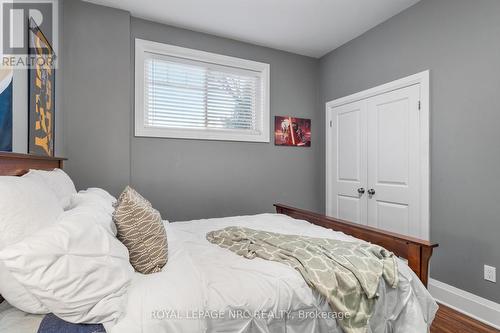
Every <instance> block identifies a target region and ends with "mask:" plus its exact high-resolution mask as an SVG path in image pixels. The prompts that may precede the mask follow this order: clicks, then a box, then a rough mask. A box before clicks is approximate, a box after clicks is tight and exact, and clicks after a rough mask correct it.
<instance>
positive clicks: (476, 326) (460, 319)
mask: <svg viewBox="0 0 500 333" xmlns="http://www.w3.org/2000/svg"><path fill="white" fill-rule="evenodd" d="M499 332H500V330H497V329H494V328H492V327H489V326H486V325H485V324H483V323H481V322H479V321H477V320H475V319H472V318H469V317H467V316H465V315H463V314H461V313H459V312H457V311H455V310H453V309H450V308H449V307H446V306H444V305H441V304H440V305H439V311H438V313H437V314H436V319H434V322H433V323H432V327H431V333H499Z"/></svg>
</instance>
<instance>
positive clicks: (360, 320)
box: [207, 227, 398, 333]
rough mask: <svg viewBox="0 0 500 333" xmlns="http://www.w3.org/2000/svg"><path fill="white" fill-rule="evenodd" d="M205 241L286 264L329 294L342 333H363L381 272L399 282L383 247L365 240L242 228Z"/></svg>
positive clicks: (226, 230) (213, 234)
mask: <svg viewBox="0 0 500 333" xmlns="http://www.w3.org/2000/svg"><path fill="white" fill-rule="evenodd" d="M207 240H208V241H209V242H211V243H214V244H217V245H219V246H221V247H223V248H226V249H229V250H231V251H233V252H234V253H236V254H238V255H240V256H243V257H245V258H248V259H253V258H255V257H259V258H262V259H266V260H271V261H277V262H280V263H283V264H286V265H288V266H290V267H292V268H294V269H296V270H297V271H299V272H300V274H301V275H302V277H303V278H304V280H305V281H306V282H307V284H308V285H309V286H310V287H311V288H313V289H315V290H317V291H318V292H319V293H320V294H321V295H323V296H325V297H326V298H327V299H328V302H329V304H330V307H331V308H332V311H334V312H337V313H342V314H344V316H338V322H339V325H340V326H341V327H342V329H343V330H344V331H345V332H346V333H365V332H366V331H367V327H368V319H370V317H371V315H372V314H373V310H374V305H375V301H376V298H377V296H378V295H377V289H378V285H379V280H380V277H381V276H383V278H384V279H385V280H386V281H387V283H388V284H389V285H390V286H391V287H392V288H396V286H397V284H398V272H397V264H396V259H395V257H394V255H393V253H391V252H389V251H387V250H385V249H384V248H382V247H380V246H377V245H373V244H370V243H365V242H361V241H360V242H347V241H339V240H334V239H325V238H312V237H305V236H295V235H283V234H278V233H272V232H266V231H259V230H253V229H248V228H243V227H227V228H224V229H221V230H217V231H212V232H209V233H208V234H207Z"/></svg>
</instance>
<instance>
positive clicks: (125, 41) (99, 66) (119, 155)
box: [63, 0, 131, 194]
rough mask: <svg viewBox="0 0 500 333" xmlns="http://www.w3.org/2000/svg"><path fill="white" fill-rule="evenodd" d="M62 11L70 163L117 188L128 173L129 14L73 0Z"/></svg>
mask: <svg viewBox="0 0 500 333" xmlns="http://www.w3.org/2000/svg"><path fill="white" fill-rule="evenodd" d="M63 11H64V15H63V30H64V44H63V57H64V59H63V67H64V71H63V84H64V87H63V89H64V98H63V108H64V111H65V114H64V119H63V121H64V128H63V130H64V139H65V140H64V144H65V149H66V152H67V154H66V157H68V162H67V163H66V169H67V170H68V171H69V173H70V174H71V175H72V177H73V178H74V179H75V182H76V185H77V187H79V188H87V187H90V186H97V187H104V188H106V189H108V190H110V191H111V192H113V193H115V194H116V193H118V191H120V190H121V189H122V188H123V186H125V185H126V184H128V183H129V177H130V168H129V165H130V85H131V73H130V23H129V22H130V18H129V15H128V13H127V12H124V11H120V10H116V9H111V8H107V7H101V6H96V5H92V4H89V3H86V2H81V1H73V0H65V2H64V7H63Z"/></svg>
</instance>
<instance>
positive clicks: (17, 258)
mask: <svg viewBox="0 0 500 333" xmlns="http://www.w3.org/2000/svg"><path fill="white" fill-rule="evenodd" d="M92 209H93V211H89V209H88V207H82V206H77V207H75V208H74V209H72V210H69V211H66V212H64V213H63V214H62V215H61V216H60V218H59V221H58V223H57V224H55V225H53V226H51V227H48V228H45V229H43V230H40V231H39V232H38V233H36V234H34V235H32V236H30V237H27V238H26V239H24V240H23V241H21V242H18V243H16V244H14V245H11V246H9V247H7V248H5V249H3V250H0V261H2V262H3V264H4V266H5V268H6V269H7V270H8V271H9V273H10V275H11V276H12V277H13V278H14V279H15V280H16V281H17V282H18V283H19V285H20V286H22V287H23V288H24V291H25V292H26V293H28V294H30V295H31V296H32V297H33V298H35V299H37V300H39V301H40V303H41V304H42V305H43V307H45V308H46V309H47V310H48V311H49V312H52V313H54V314H55V315H57V316H58V317H59V318H61V319H63V320H66V321H69V322H72V323H82V322H84V323H104V322H113V321H115V320H117V319H118V318H119V317H120V316H121V314H122V312H123V310H124V308H123V307H124V305H125V303H124V302H125V297H126V290H127V287H128V285H129V284H130V281H131V278H132V274H133V268H132V266H131V265H130V263H129V257H128V251H127V248H126V247H125V246H124V245H123V244H122V243H121V242H120V241H118V240H117V239H116V238H115V237H114V236H113V235H112V234H110V233H109V231H108V230H107V229H106V227H105V225H106V221H102V220H101V219H107V218H108V217H109V214H108V212H106V211H105V210H104V209H102V208H99V205H94V206H93V208H92ZM109 218H110V217H109ZM2 288H3V287H2V281H1V280H0V292H1V291H2V290H1V289H2ZM5 299H6V300H7V301H8V302H9V303H11V304H13V303H12V299H9V295H7V294H6V295H5Z"/></svg>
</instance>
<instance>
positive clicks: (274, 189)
mask: <svg viewBox="0 0 500 333" xmlns="http://www.w3.org/2000/svg"><path fill="white" fill-rule="evenodd" d="M136 37H140V38H143V39H149V40H154V41H159V42H165V43H171V44H175V45H180V46H184V47H190V48H194V49H200V50H204V51H210V52H216V53H220V54H225V55H230V56H236V57H242V58H245V59H251V60H256V61H262V62H266V63H269V64H270V65H271V115H272V118H271V121H272V127H274V123H273V120H274V115H292V116H298V117H307V118H311V119H312V129H313V137H312V147H311V148H292V147H275V146H274V143H273V142H271V143H242V142H221V141H200V140H176V139H158V138H136V137H134V135H133V129H132V127H133V120H132V119H133V118H132V117H133V97H134V92H133V88H134V87H133V84H132V79H133V66H132V63H133V52H134V49H133V47H134V39H135V38H136ZM63 49H64V60H65V61H64V68H65V70H64V73H63V75H64V77H63V82H64V109H65V112H66V113H65V118H64V135H65V147H66V150H67V156H68V158H69V161H68V163H67V170H68V171H69V173H70V174H71V175H72V177H73V178H74V179H75V180H76V183H77V186H78V187H79V188H85V187H88V186H99V187H104V188H106V189H108V190H110V191H111V192H112V193H113V194H118V193H119V192H120V191H121V190H122V189H123V187H124V186H125V185H127V184H129V183H131V184H132V185H133V186H134V187H136V188H137V190H138V191H139V192H141V193H142V194H144V196H145V197H146V198H148V199H149V200H151V202H152V203H153V205H154V206H155V207H157V208H158V209H159V210H160V212H161V213H162V216H163V217H164V218H167V219H169V220H173V221H176V220H186V219H195V218H207V217H218V216H229V215H239V214H254V213H261V212H271V211H273V207H272V204H273V203H274V202H277V201H280V202H283V203H287V204H293V205H297V206H300V207H304V208H309V209H314V210H318V209H319V208H320V206H321V202H322V200H323V196H322V193H320V192H319V191H318V188H319V187H320V182H321V176H320V175H319V174H318V172H317V170H319V169H320V165H319V164H318V163H319V161H320V159H321V155H322V151H321V150H320V148H321V145H320V143H319V141H318V135H317V133H318V131H319V128H320V127H321V126H322V125H321V112H320V111H319V108H318V107H317V106H318V105H317V102H318V97H319V95H318V80H317V78H318V60H317V59H313V58H308V57H303V56H298V55H294V54H291V53H286V52H282V51H277V50H273V49H269V48H264V47H259V46H254V45H250V44H246V43H242V42H237V41H234V40H229V39H224V38H219V37H214V36H210V35H206V34H202V33H197V32H192V31H188V30H183V29H178V28H173V27H168V26H165V25H160V24H156V23H152V22H148V21H143V20H139V19H135V18H131V17H130V16H129V14H128V13H126V12H124V11H120V10H115V9H111V8H107V7H101V6H97V5H93V4H89V3H84V2H81V1H76V0H66V1H65V4H64V45H63Z"/></svg>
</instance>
